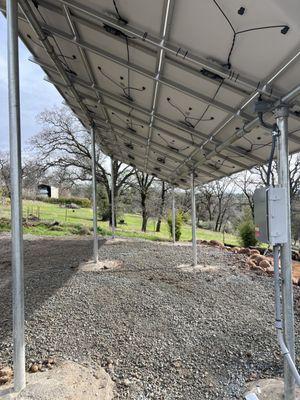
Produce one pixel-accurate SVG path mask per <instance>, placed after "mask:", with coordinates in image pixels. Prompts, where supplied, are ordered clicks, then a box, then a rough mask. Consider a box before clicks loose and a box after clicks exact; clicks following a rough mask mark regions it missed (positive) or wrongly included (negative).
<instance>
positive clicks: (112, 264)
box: [79, 260, 124, 272]
mask: <svg viewBox="0 0 300 400" xmlns="http://www.w3.org/2000/svg"><path fill="white" fill-rule="evenodd" d="M123 266H124V261H122V260H102V261H98V262H97V263H94V262H93V261H88V262H85V263H82V264H80V265H79V270H80V271H85V272H96V271H103V270H107V269H119V268H122V267H123Z"/></svg>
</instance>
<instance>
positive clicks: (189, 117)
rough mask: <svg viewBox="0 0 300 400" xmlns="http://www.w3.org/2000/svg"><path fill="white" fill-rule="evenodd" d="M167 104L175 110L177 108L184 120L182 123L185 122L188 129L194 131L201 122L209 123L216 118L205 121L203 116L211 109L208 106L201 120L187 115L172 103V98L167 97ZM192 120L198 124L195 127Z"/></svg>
mask: <svg viewBox="0 0 300 400" xmlns="http://www.w3.org/2000/svg"><path fill="white" fill-rule="evenodd" d="M167 102H168V103H169V104H170V106H172V107H173V108H175V109H176V110H177V111H178V112H179V113H180V114H181V115H182V116H183V118H184V120H183V121H182V122H183V123H184V124H185V125H186V126H187V127H188V128H192V129H194V128H195V126H196V125H197V124H198V123H199V122H200V121H204V122H207V121H212V120H213V119H214V117H210V118H207V119H203V116H204V114H205V113H206V112H207V110H208V109H209V107H210V105H208V106H207V107H206V110H205V111H204V112H203V113H202V116H201V117H200V118H197V117H191V116H189V115H186V114H187V112H184V111H182V109H181V108H180V107H179V106H178V105H177V104H175V103H173V102H172V101H171V98H170V97H167ZM190 109H191V107H190ZM190 120H192V121H193V120H196V121H197V122H196V124H195V125H194V124H192V123H191V121H190Z"/></svg>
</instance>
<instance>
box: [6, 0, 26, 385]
mask: <svg viewBox="0 0 300 400" xmlns="http://www.w3.org/2000/svg"><path fill="white" fill-rule="evenodd" d="M6 8H7V50H8V53H7V59H8V97H9V140H10V175H11V178H10V181H11V254H12V291H13V341H14V356H13V361H14V390H15V391H16V392H19V391H20V390H22V389H23V388H24V387H25V386H26V380H25V339H24V262H23V227H22V184H21V179H22V178H21V170H22V165H21V126H20V90H19V52H18V1H16V0H7V2H6Z"/></svg>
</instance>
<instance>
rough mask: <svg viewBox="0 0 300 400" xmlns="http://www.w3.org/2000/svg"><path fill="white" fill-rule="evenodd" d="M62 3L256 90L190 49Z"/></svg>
mask: <svg viewBox="0 0 300 400" xmlns="http://www.w3.org/2000/svg"><path fill="white" fill-rule="evenodd" d="M59 1H60V2H61V3H62V4H65V5H67V6H69V7H70V8H71V9H74V10H77V11H79V12H80V13H83V14H86V15H87V16H89V17H91V18H92V19H94V20H97V21H101V22H102V23H104V24H106V25H109V26H112V27H114V28H116V29H118V30H119V31H121V32H123V33H125V34H126V35H128V36H131V37H136V38H139V39H141V40H143V41H145V42H146V43H149V44H150V45H152V46H154V47H157V48H161V49H163V50H165V51H166V52H167V53H169V54H172V55H174V56H177V57H182V58H183V59H184V60H185V61H186V62H190V63H192V64H195V65H197V66H198V67H199V66H200V67H201V68H205V69H208V70H209V71H211V72H213V73H215V74H218V75H220V76H221V77H222V78H224V79H229V80H233V81H234V82H235V83H236V84H237V85H238V84H240V85H242V86H244V87H246V88H247V89H250V90H251V91H253V90H257V86H258V85H257V82H254V81H252V80H250V79H248V78H245V77H242V76H241V75H240V74H236V73H235V72H233V71H232V70H228V69H226V68H224V67H222V66H220V65H218V64H216V63H212V62H209V61H207V60H205V59H203V58H201V57H199V56H196V55H193V54H192V53H191V52H190V51H187V50H185V51H183V52H181V51H178V49H180V46H176V45H171V44H170V43H168V44H162V43H161V38H156V37H154V36H152V35H150V34H148V33H147V32H143V31H141V30H139V29H136V28H133V27H130V26H129V25H128V24H127V25H122V24H121V23H120V22H119V21H118V20H116V19H113V18H110V17H108V16H106V15H104V14H102V13H100V12H99V11H96V10H94V9H91V8H89V7H86V6H83V5H82V4H79V3H78V2H77V1H75V0H59ZM265 89H266V88H265V85H262V90H265Z"/></svg>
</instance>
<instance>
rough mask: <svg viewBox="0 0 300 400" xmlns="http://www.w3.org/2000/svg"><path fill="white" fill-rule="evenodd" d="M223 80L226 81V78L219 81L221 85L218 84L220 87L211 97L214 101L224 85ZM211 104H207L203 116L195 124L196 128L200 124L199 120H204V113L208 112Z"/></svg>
mask: <svg viewBox="0 0 300 400" xmlns="http://www.w3.org/2000/svg"><path fill="white" fill-rule="evenodd" d="M223 82H224V79H222V81H221V82H220V83H219V86H218V88H217V90H216V92H215V94H214V95H213V97H212V98H211V101H214V100H215V98H216V97H217V94H218V93H219V91H220V89H221V87H222V85H223ZM210 106H211V105H210V104H208V105H207V107H206V109H205V110H204V112H203V113H202V115H201V117H200V118H199V120H198V121H197V123H196V124H195V125H194V128H196V126H197V125H198V124H199V122H201V121H202V120H203V117H204V115H205V114H206V113H207V111H208V110H209V108H210ZM211 119H212V118H211Z"/></svg>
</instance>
